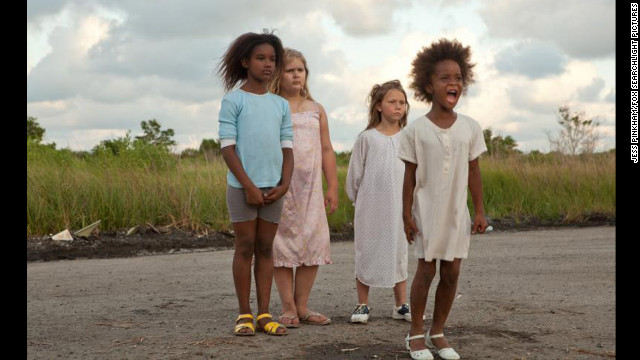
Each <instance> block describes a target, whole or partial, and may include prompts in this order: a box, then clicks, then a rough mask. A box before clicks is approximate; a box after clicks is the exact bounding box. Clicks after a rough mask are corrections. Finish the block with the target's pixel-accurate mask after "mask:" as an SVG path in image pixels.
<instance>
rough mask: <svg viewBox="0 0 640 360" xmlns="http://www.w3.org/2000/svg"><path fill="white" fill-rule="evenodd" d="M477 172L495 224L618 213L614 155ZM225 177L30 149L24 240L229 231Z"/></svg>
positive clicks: (503, 164) (344, 215)
mask: <svg viewBox="0 0 640 360" xmlns="http://www.w3.org/2000/svg"><path fill="white" fill-rule="evenodd" d="M480 168H481V172H482V180H483V187H484V199H485V201H484V203H485V210H486V212H487V215H489V216H490V217H491V218H493V219H496V218H505V217H513V218H529V217H537V218H539V219H542V220H548V219H558V218H562V219H564V220H565V221H566V222H574V221H581V220H583V219H584V218H585V217H586V216H588V215H589V214H593V213H600V214H605V215H608V216H614V217H615V153H607V154H596V155H594V156H589V157H582V158H579V157H573V158H570V157H563V156H553V155H537V156H513V157H509V158H504V159H492V158H490V157H487V158H482V159H481V162H480ZM226 172H227V168H226V166H225V164H224V161H222V159H221V158H218V157H213V158H211V159H209V160H205V159H204V158H203V157H199V158H188V159H179V158H177V157H176V156H174V155H171V154H167V153H162V152H159V151H156V150H154V149H151V148H150V149H142V150H137V151H131V152H125V153H123V154H120V155H119V156H113V155H110V154H101V155H100V156H86V155H85V156H82V157H79V156H77V155H76V154H74V153H72V152H71V151H68V150H53V149H50V148H46V147H43V146H36V145H33V144H31V145H30V144H29V143H28V144H27V236H37V235H44V234H50V233H56V232H59V231H61V230H64V229H65V228H67V229H70V230H77V229H80V228H82V227H83V226H86V225H88V224H90V223H92V222H95V221H97V220H102V223H101V226H100V228H101V229H102V230H103V231H105V230H117V229H123V228H127V227H131V226H135V225H139V224H145V223H146V222H149V223H151V224H154V225H165V226H167V225H172V226H176V227H180V228H183V229H191V230H198V231H202V230H205V229H208V230H223V229H229V228H230V223H229V221H228V213H227V208H226V203H225V195H226ZM346 175H347V166H346V165H345V164H341V165H339V166H338V180H339V183H340V204H339V208H338V210H337V211H336V212H335V213H334V214H332V215H330V216H329V218H328V219H329V225H330V226H331V228H332V229H334V230H338V229H341V228H344V227H348V226H349V225H350V224H351V223H352V221H353V210H354V209H353V206H352V205H351V202H350V201H349V199H348V198H347V196H346V193H345V191H344V182H345V178H346ZM469 204H470V205H471V202H470V201H469ZM470 209H471V210H472V211H473V208H472V207H471V206H470Z"/></svg>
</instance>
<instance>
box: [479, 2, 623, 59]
mask: <svg viewBox="0 0 640 360" xmlns="http://www.w3.org/2000/svg"><path fill="white" fill-rule="evenodd" d="M615 6H616V4H615V1H610V0H590V1H588V2H585V1H581V0H567V1H556V0H538V1H530V0H488V1H487V0H485V5H484V6H483V7H482V10H481V11H480V15H481V16H482V18H483V19H484V21H485V23H486V24H487V27H488V29H489V35H491V36H493V37H495V38H508V39H538V40H542V41H553V42H555V43H556V44H557V45H558V46H559V47H560V48H562V49H563V50H564V51H565V52H566V53H568V54H570V55H571V56H575V57H579V58H585V59H586V58H598V57H612V56H614V53H615V45H614V44H615Z"/></svg>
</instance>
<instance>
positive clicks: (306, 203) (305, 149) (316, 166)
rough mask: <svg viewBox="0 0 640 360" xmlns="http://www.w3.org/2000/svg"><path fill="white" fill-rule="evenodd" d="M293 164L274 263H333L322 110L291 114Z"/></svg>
mask: <svg viewBox="0 0 640 360" xmlns="http://www.w3.org/2000/svg"><path fill="white" fill-rule="evenodd" d="M291 120H292V122H293V159H294V168H293V175H292V177H291V185H290V186H289V191H287V193H286V194H285V195H284V204H283V206H282V217H281V219H280V224H279V226H278V232H277V233H276V236H275V239H274V240H273V266H274V267H297V266H302V265H306V266H313V265H326V264H331V263H332V261H331V248H330V245H329V224H328V222H327V214H326V212H325V208H324V195H323V190H322V146H321V142H320V112H319V110H318V106H317V104H316V110H314V111H304V112H299V113H295V114H291Z"/></svg>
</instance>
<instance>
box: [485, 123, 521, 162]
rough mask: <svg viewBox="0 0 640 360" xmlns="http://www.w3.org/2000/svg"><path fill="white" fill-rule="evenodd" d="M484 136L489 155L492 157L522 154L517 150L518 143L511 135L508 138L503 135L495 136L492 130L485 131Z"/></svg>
mask: <svg viewBox="0 0 640 360" xmlns="http://www.w3.org/2000/svg"><path fill="white" fill-rule="evenodd" d="M482 135H483V136H484V142H485V144H486V145H487V153H488V154H489V155H491V156H503V155H509V154H514V153H519V152H520V151H519V150H517V149H516V147H518V143H517V142H516V140H515V139H514V138H513V137H511V135H507V136H506V137H502V135H497V136H493V130H492V129H491V128H487V129H485V130H484V131H483V132H482Z"/></svg>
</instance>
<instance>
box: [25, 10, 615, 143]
mask: <svg viewBox="0 0 640 360" xmlns="http://www.w3.org/2000/svg"><path fill="white" fill-rule="evenodd" d="M263 28H268V29H277V30H276V35H278V36H279V37H280V38H281V39H282V41H283V43H284V45H285V46H288V47H292V48H295V49H297V50H300V51H302V52H303V53H304V54H305V56H306V58H307V61H308V64H309V68H310V79H309V86H310V89H311V93H312V94H313V96H314V97H315V98H316V100H318V101H319V102H320V103H322V104H323V105H324V107H325V109H326V110H327V113H328V115H329V126H330V131H331V138H332V142H333V145H334V148H335V149H336V150H337V151H342V150H350V149H351V147H352V146H353V143H354V142H355V139H356V137H357V135H358V133H359V132H360V131H361V130H363V129H364V127H365V125H366V122H367V109H366V104H365V98H366V95H367V93H368V91H369V90H370V89H371V86H372V85H373V84H375V83H380V82H384V81H387V80H391V79H399V80H400V81H402V83H403V85H405V87H408V84H409V78H408V73H409V70H410V65H411V61H412V60H413V58H414V57H415V55H416V53H417V52H418V51H419V50H420V49H421V48H422V47H423V46H428V45H429V44H430V43H431V42H433V41H434V40H437V39H439V38H442V37H446V38H456V39H458V40H459V41H460V42H462V43H463V44H465V45H470V46H471V49H472V51H473V55H472V60H473V61H474V62H476V63H477V65H476V68H475V72H476V83H475V84H473V85H472V86H471V87H470V88H469V92H468V94H467V95H466V96H465V97H463V98H462V99H461V101H460V102H459V103H458V107H457V108H456V110H457V111H458V112H460V113H463V114H467V115H469V116H471V117H473V118H475V119H476V120H478V122H479V123H480V124H481V126H482V127H483V128H489V127H491V128H492V129H493V130H494V133H496V134H500V135H503V136H506V135H511V136H512V137H513V138H515V139H516V141H517V142H518V144H519V149H520V150H523V151H525V152H527V151H531V150H535V149H537V150H541V151H543V152H547V151H549V144H548V140H547V135H546V134H545V130H549V131H552V132H554V131H558V130H559V125H558V124H557V119H558V116H557V110H558V108H559V107H560V106H563V105H568V106H569V107H570V108H571V109H572V111H579V112H584V113H585V114H586V115H587V116H589V117H595V118H598V119H599V120H600V121H601V122H602V126H601V132H602V136H603V141H602V145H601V148H600V150H604V149H609V148H612V147H615V117H616V112H615V96H616V93H615V30H614V29H615V2H614V1H611V0H568V1H557V0H537V1H531V0H465V1H460V0H448V1H444V0H415V1H412V0H389V1H385V0H316V1H309V2H304V1H297V0H271V1H255V0H235V1H227V0H224V1H223V0H189V1H170V0H154V1H131V0H127V1H125V0H114V1H107V0H93V1H72V0H70V1H52V0H42V1H34V0H28V1H27V116H34V117H37V118H38V121H39V123H40V125H41V126H42V127H44V128H45V129H46V133H45V141H46V142H55V143H56V144H57V145H58V147H68V148H71V149H73V150H81V149H82V150H89V149H91V148H92V147H93V146H94V145H96V144H98V143H99V142H100V141H101V140H105V139H112V138H116V137H119V136H123V135H125V134H126V132H127V131H128V130H131V131H132V135H139V134H141V130H140V122H141V121H143V120H149V119H156V120H158V121H159V122H160V123H161V124H162V127H163V128H164V129H166V128H172V129H174V130H175V134H176V135H175V140H176V141H177V143H178V146H177V148H176V151H181V150H182V149H184V148H189V147H191V148H197V147H198V146H199V144H200V142H201V141H202V139H207V138H217V134H218V111H219V109H220V100H221V98H222V96H223V95H224V93H223V90H222V86H221V82H220V80H219V78H218V77H217V76H216V69H215V67H216V65H217V63H218V62H219V60H220V58H221V56H222V54H223V53H224V51H225V50H226V48H227V46H228V45H229V43H230V42H231V41H233V40H234V39H235V38H236V37H238V36H239V35H241V34H243V33H245V32H250V31H251V32H261V31H262V29H263ZM408 95H409V97H410V98H409V101H410V104H411V112H410V114H409V119H410V120H412V119H415V118H417V117H418V116H420V115H422V114H424V113H426V112H427V111H428V109H429V106H428V105H426V104H425V103H421V102H418V101H417V100H415V99H413V92H412V91H409V92H408Z"/></svg>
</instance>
